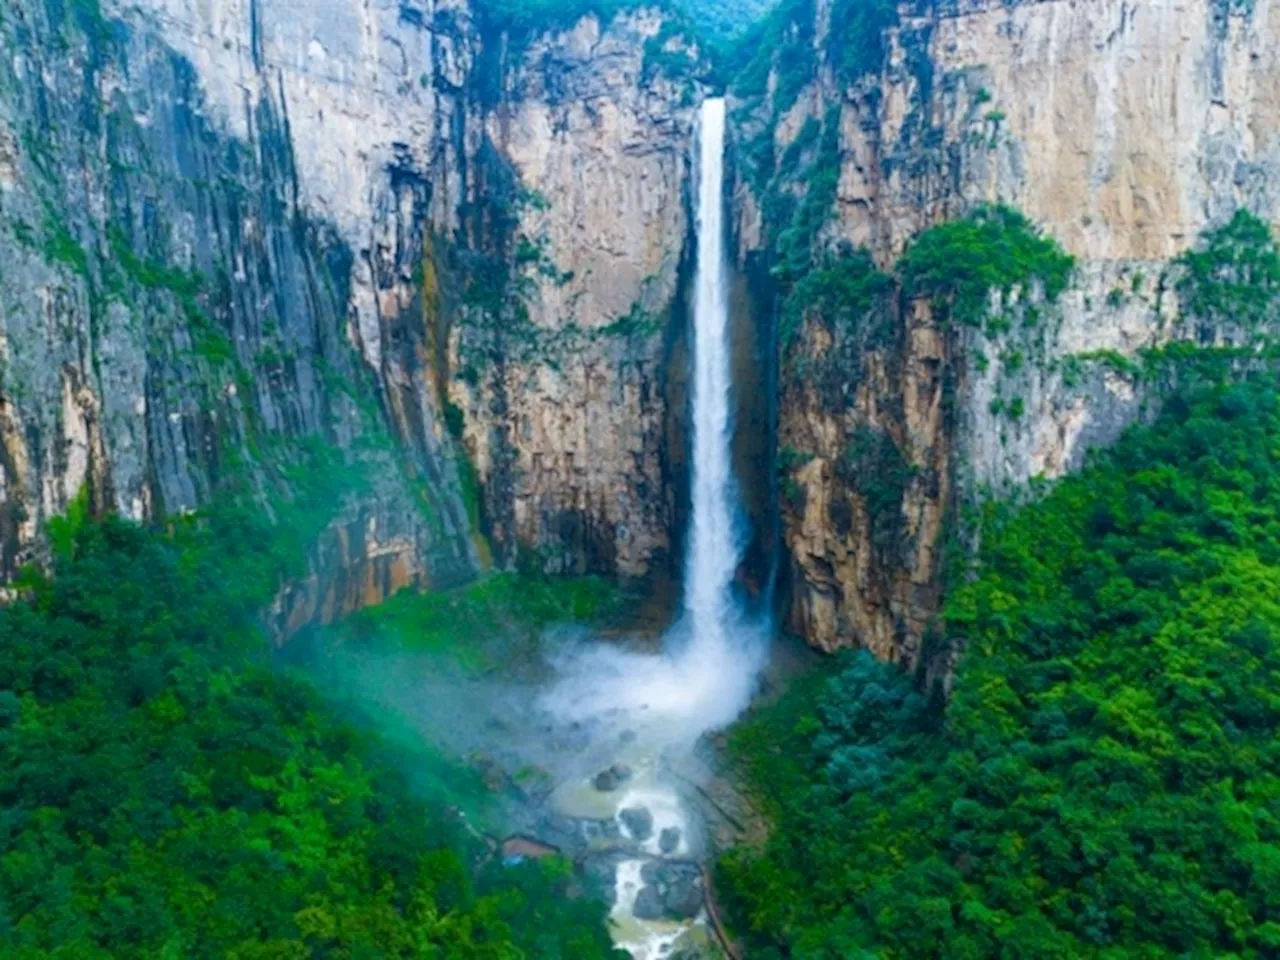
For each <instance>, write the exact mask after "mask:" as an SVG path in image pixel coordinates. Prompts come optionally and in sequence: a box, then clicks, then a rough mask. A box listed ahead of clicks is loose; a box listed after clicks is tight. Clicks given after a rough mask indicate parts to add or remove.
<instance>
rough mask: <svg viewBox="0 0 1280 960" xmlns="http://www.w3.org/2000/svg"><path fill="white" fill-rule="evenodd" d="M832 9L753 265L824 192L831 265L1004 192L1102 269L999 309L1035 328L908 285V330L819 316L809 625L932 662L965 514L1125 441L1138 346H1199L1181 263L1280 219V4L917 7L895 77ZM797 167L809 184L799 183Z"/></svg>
mask: <svg viewBox="0 0 1280 960" xmlns="http://www.w3.org/2000/svg"><path fill="white" fill-rule="evenodd" d="M833 5H834V6H835V7H837V8H840V4H839V3H835V4H832V3H829V2H818V3H816V4H805V3H801V4H796V5H795V11H794V14H793V17H792V20H793V23H792V24H791V26H790V28H789V29H790V34H789V36H790V37H791V42H792V44H793V45H799V46H803V47H804V48H805V49H806V50H808V51H809V52H810V55H811V57H812V61H811V68H810V69H811V75H809V76H807V77H805V78H804V82H803V84H801V85H800V88H799V89H798V90H796V89H795V87H796V84H794V83H792V84H791V87H790V88H788V85H787V78H786V76H785V65H783V64H781V63H779V64H775V67H774V69H773V72H772V77H771V83H770V87H769V90H768V92H767V93H766V94H765V95H764V96H763V97H760V96H756V97H743V102H742V104H741V105H740V108H739V111H738V114H737V115H738V142H739V150H740V153H741V154H742V155H743V157H744V159H743V162H742V167H743V168H744V170H745V171H746V173H744V177H743V179H742V182H741V183H740V184H739V187H738V191H737V210H738V224H739V228H738V232H739V238H740V253H741V258H742V261H743V263H744V264H749V263H757V264H758V263H760V262H763V261H765V260H766V259H768V258H767V257H765V256H764V255H762V254H761V253H756V252H755V251H765V250H766V249H770V248H772V249H771V252H770V255H771V257H772V259H771V260H770V261H769V262H772V263H774V264H776V263H778V262H780V261H783V260H784V259H785V254H786V249H785V248H786V243H787V242H788V235H786V231H787V230H788V229H790V230H791V231H792V233H794V232H795V229H796V227H797V222H798V216H799V214H797V212H796V211H797V207H798V208H799V211H800V213H803V212H804V209H805V206H806V204H809V205H813V206H816V207H818V208H820V209H821V217H819V218H817V219H818V220H819V221H820V224H819V225H818V226H817V227H815V228H814V233H815V236H816V242H815V250H816V251H819V253H818V257H819V259H820V258H821V253H820V251H823V250H828V251H829V250H833V249H835V248H837V247H839V246H840V245H841V244H842V243H843V244H845V245H847V247H866V248H868V249H869V250H870V251H871V252H872V254H873V256H874V259H875V261H876V263H877V264H878V265H879V266H880V267H881V268H882V269H886V270H892V268H893V265H894V263H895V262H896V261H897V259H898V257H899V256H900V255H901V254H902V252H903V251H904V249H905V248H906V247H907V246H908V244H909V243H910V242H911V241H912V239H913V238H915V237H916V236H917V235H919V234H920V233H921V232H922V231H924V230H925V229H927V228H928V227H930V226H931V225H933V224H936V223H938V222H940V221H943V220H947V219H950V218H954V217H957V216H960V215H962V214H963V213H965V212H966V211H968V210H971V209H973V208H974V207H975V206H976V205H978V204H980V203H989V202H1001V203H1006V204H1010V205H1012V206H1015V207H1017V208H1020V209H1021V210H1023V211H1024V212H1025V213H1026V214H1027V215H1028V216H1029V217H1030V218H1031V219H1032V220H1033V221H1035V222H1037V223H1038V224H1040V225H1041V226H1042V227H1043V228H1044V230H1045V231H1046V232H1047V233H1048V234H1049V235H1051V236H1053V237H1055V238H1056V239H1057V240H1059V241H1060V242H1061V243H1062V244H1063V245H1064V246H1065V248H1066V249H1067V250H1068V251H1069V252H1070V253H1072V254H1074V255H1075V257H1076V259H1077V268H1076V271H1075V274H1074V277H1073V280H1072V283H1071V286H1070V288H1069V289H1067V290H1066V291H1065V292H1064V293H1063V294H1062V296H1061V297H1060V298H1058V300H1057V301H1056V303H1053V304H1045V303H1037V302H1036V291H1035V290H1034V289H1031V290H1023V291H1021V294H1022V303H1021V305H1019V304H1018V303H1017V298H1018V292H1017V291H1014V292H1013V301H1014V302H1003V303H1001V302H999V300H998V298H997V302H996V303H994V305H993V310H994V311H995V312H996V313H1003V314H1004V315H1006V316H1013V317H1014V319H1015V322H1013V323H1011V324H1010V323H1001V324H986V325H983V326H980V327H979V328H974V327H972V326H966V325H963V324H959V323H954V322H951V321H952V320H953V318H951V317H949V316H947V315H946V314H945V312H943V314H942V315H939V311H938V310H936V309H935V304H933V303H931V302H930V301H929V300H928V299H925V300H919V301H913V300H912V299H911V298H910V296H909V293H910V291H908V290H904V289H903V287H902V285H901V283H900V282H899V283H898V284H897V286H896V287H895V290H896V293H895V295H894V296H893V297H891V300H892V303H891V304H890V307H889V308H888V309H889V310H890V313H891V316H890V318H889V319H888V320H887V321H886V322H887V325H888V328H889V330H890V333H889V334H888V335H886V336H881V337H878V338H877V337H870V338H869V337H868V336H867V335H866V333H865V331H864V332H861V333H857V334H853V333H849V332H848V330H847V329H842V328H841V326H840V324H839V323H837V322H836V321H835V320H834V319H833V317H831V316H830V315H826V316H824V315H823V314H824V311H823V310H822V309H821V308H819V309H809V310H807V311H806V312H805V316H804V319H803V322H802V323H801V324H800V330H799V333H798V334H797V339H796V342H795V344H794V345H793V346H792V347H790V348H789V350H790V352H789V353H788V354H787V355H786V357H785V358H784V372H783V376H782V383H781V386H780V389H781V412H780V425H779V444H780V447H781V448H782V450H783V463H782V470H783V473H784V491H786V490H789V491H790V495H789V496H786V497H784V500H783V516H784V528H785V539H786V542H787V546H788V548H789V550H790V553H791V556H792V560H793V578H792V593H793V604H792V620H793V624H794V626H795V627H796V628H797V629H799V630H801V631H802V632H804V633H805V634H806V635H807V636H808V637H809V638H810V639H811V640H812V641H813V642H815V643H817V644H819V645H821V646H823V647H827V648H834V647H837V646H843V645H849V644H864V645H867V646H870V647H872V648H873V649H874V650H876V651H877V653H879V654H880V655H882V656H885V657H890V658H895V659H904V660H908V661H912V662H914V661H915V660H917V659H918V658H919V653H920V650H921V644H922V642H923V641H924V640H925V638H926V634H927V632H928V623H929V621H930V619H931V618H932V616H933V615H934V614H935V613H936V611H937V607H938V600H939V596H940V589H939V584H940V581H941V574H942V563H943V556H944V553H945V551H944V549H943V548H944V546H945V544H946V543H947V541H948V538H949V537H954V536H956V535H958V533H959V532H960V531H961V530H962V528H963V524H962V523H961V522H960V521H961V519H962V516H963V513H964V508H965V506H966V505H969V504H973V503H975V502H976V501H978V500H980V499H982V498H983V497H985V496H988V495H990V494H992V493H996V494H1002V495H1003V494H1008V493H1010V492H1012V491H1015V490H1017V489H1019V488H1021V487H1023V486H1024V485H1025V484H1026V483H1027V481H1028V480H1030V479H1031V478H1033V477H1038V476H1044V477H1050V478H1052V477H1055V476H1059V475H1061V474H1062V473H1063V472H1065V471H1067V470H1070V469H1072V468H1073V467H1075V466H1077V465H1078V464H1079V463H1080V462H1081V459H1082V457H1083V456H1084V454H1085V452H1086V451H1087V450H1088V449H1089V448H1091V447H1093V446H1097V445H1099V444H1104V443H1107V442H1110V441H1111V440H1113V439H1114V438H1115V437H1116V436H1117V435H1118V433H1119V431H1120V430H1121V429H1122V428H1123V427H1124V426H1125V425H1127V424H1128V423H1129V422H1131V421H1132V420H1133V419H1134V417H1136V416H1138V415H1139V414H1140V412H1141V410H1142V408H1143V398H1144V387H1143V384H1142V383H1141V382H1139V380H1138V378H1136V377H1135V376H1134V373H1135V371H1136V370H1137V366H1138V365H1137V364H1136V363H1134V362H1132V361H1133V359H1134V358H1136V357H1137V356H1138V355H1139V353H1140V352H1141V351H1142V350H1144V349H1145V348H1148V347H1152V346H1157V345H1160V344H1162V343H1164V342H1166V341H1167V340H1169V339H1170V338H1173V337H1178V336H1182V335H1184V334H1185V333H1186V332H1187V331H1185V330H1184V329H1183V326H1182V325H1181V324H1180V323H1179V322H1178V314H1179V304H1178V297H1177V296H1176V292H1175V290H1174V289H1173V288H1174V284H1173V283H1172V280H1171V276H1172V274H1171V271H1170V261H1171V258H1173V257H1175V256H1176V255H1178V254H1179V253H1181V252H1182V251H1184V250H1186V249H1187V248H1188V247H1190V246H1191V245H1192V244H1193V243H1195V241H1196V239H1197V237H1198V236H1199V235H1200V233H1201V232H1202V231H1203V230H1205V229H1206V228H1209V227H1212V226H1216V225H1220V224H1222V223H1224V222H1226V221H1227V220H1228V219H1229V218H1230V217H1231V215H1232V214H1233V213H1234V212H1235V211H1236V210H1237V209H1238V208H1241V207H1244V208H1248V209H1250V210H1252V211H1254V212H1255V213H1257V214H1258V215H1260V216H1261V217H1263V218H1264V219H1265V220H1267V221H1270V222H1274V221H1276V220H1277V217H1278V216H1280V206H1278V205H1277V201H1278V200H1280V197H1278V196H1277V192H1276V188H1275V183H1276V182H1277V180H1276V174H1277V172H1278V171H1280V152H1278V151H1280V122H1278V121H1277V119H1276V118H1277V116H1280V114H1277V112H1276V108H1277V106H1280V104H1278V103H1277V97H1278V96H1280V60H1278V59H1277V56H1278V55H1277V49H1278V47H1277V40H1280V12H1278V11H1275V10H1273V9H1272V5H1271V4H1270V3H1268V2H1267V0H1256V2H1248V3H1244V2H1232V0H1179V2H1168V3H1165V2H1156V3H1142V4H1134V3H1128V2H1123V0H1093V2H1087V3H1082V2H1077V0H1041V2H1022V3H1005V2H982V0H965V2H950V3H936V4H934V3H927V4H926V3H907V4H902V5H901V6H900V7H899V9H898V11H897V17H896V20H897V23H896V25H895V26H893V27H892V28H891V29H890V30H889V31H888V32H887V34H886V35H885V43H884V49H883V50H882V51H880V53H881V54H882V55H878V56H877V58H876V59H875V61H874V62H875V65H874V67H873V68H872V69H871V72H870V74H869V75H858V76H850V75H849V74H848V73H843V74H842V73H841V70H840V66H839V64H838V63H837V62H836V58H835V57H834V56H832V49H831V48H832V45H833V43H834V40H833V36H832V35H833V24H839V23H840V22H841V18H842V17H844V18H847V16H848V11H845V10H843V9H842V8H841V9H837V10H836V11H835V13H834V14H833V13H832V6H833ZM762 146H763V148H764V149H762ZM752 155H755V156H757V157H759V156H762V155H763V156H765V157H766V158H767V159H766V160H765V161H764V164H763V166H764V170H763V174H762V173H761V172H760V166H761V163H760V161H759V160H755V161H753V160H752V159H751V157H752ZM788 155H789V156H788ZM784 159H789V161H790V162H791V163H792V164H794V165H797V166H798V167H799V169H802V170H804V171H806V173H805V174H804V175H803V176H802V177H801V178H800V181H799V182H787V181H786V177H785V176H780V175H779V174H778V173H777V172H776V171H777V170H779V169H781V165H782V162H783V160H784ZM753 162H754V163H755V165H756V172H755V176H754V178H753V177H752V176H751V175H750V174H751V169H752V163H753ZM824 175H825V176H826V177H827V180H826V181H824V180H823V176H824ZM805 178H807V186H806V185H805V184H804V180H805ZM824 182H825V183H827V184H828V188H827V189H828V190H829V192H827V193H826V194H821V191H822V190H823V189H824V188H823V186H822V184H823V183H824ZM819 194H821V195H819ZM779 196H783V197H784V198H785V197H788V196H789V197H791V199H790V201H789V202H787V203H779V202H778V197H779ZM796 198H801V199H798V200H797V199H796ZM815 198H816V199H815ZM780 236H781V237H782V240H783V243H782V244H781V249H782V253H781V254H780V253H779V252H778V251H779V249H780V245H779V243H778V240H779V237H780ZM1028 318H1030V320H1031V321H1032V322H1029V323H1028V322H1026V321H1027V319H1028ZM864 326H865V325H864ZM815 370H820V371H822V375H820V376H815V374H814V371H815ZM868 452H869V453H870V455H868ZM860 469H861V470H862V471H863V473H862V474H861V475H860V474H859V470H860ZM867 471H870V473H871V474H873V475H874V476H873V477H868V476H867V475H866V472H867ZM873 480H874V482H872V481H873Z"/></svg>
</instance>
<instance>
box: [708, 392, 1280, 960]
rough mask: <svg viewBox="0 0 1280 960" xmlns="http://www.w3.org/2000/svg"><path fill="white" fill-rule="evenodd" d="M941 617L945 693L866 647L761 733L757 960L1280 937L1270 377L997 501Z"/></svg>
mask: <svg viewBox="0 0 1280 960" xmlns="http://www.w3.org/2000/svg"><path fill="white" fill-rule="evenodd" d="M945 621H946V632H947V634H948V636H949V637H950V638H951V639H953V640H954V641H957V642H959V641H962V642H964V644H965V645H966V647H967V653H966V656H965V658H964V660H963V662H962V665H961V667H960V668H959V673H958V676H957V677H956V686H955V696H954V700H953V702H952V703H951V704H950V706H949V707H948V708H947V709H946V710H945V712H943V711H941V709H940V708H939V706H938V705H937V704H930V703H927V702H925V701H924V700H923V699H922V697H921V696H920V695H919V694H918V693H917V692H916V689H915V687H914V686H913V685H912V684H911V683H910V682H909V681H908V680H907V679H906V678H904V677H903V676H901V675H900V674H898V673H897V672H896V671H895V670H893V669H892V668H890V667H885V666H881V665H878V664H875V663H873V662H872V661H870V660H869V659H868V658H866V657H865V656H856V657H851V658H849V659H847V660H845V661H843V663H842V664H841V666H840V668H839V669H838V670H837V672H836V676H835V677H834V678H833V679H830V680H829V681H828V682H827V683H826V684H825V685H823V686H822V687H820V688H819V689H818V690H817V691H816V692H813V691H810V692H809V693H808V694H804V693H801V694H797V695H795V696H794V697H792V698H791V699H790V700H789V701H787V702H784V703H783V704H782V705H781V706H779V707H776V708H774V709H772V710H771V711H769V712H766V713H765V714H763V715H762V716H760V717H758V718H757V719H756V720H755V721H754V722H753V723H751V724H749V725H748V726H747V727H746V728H745V729H744V730H743V731H742V733H741V734H740V735H739V737H738V741H737V745H738V747H739V749H740V750H741V751H742V753H743V755H744V757H745V758H746V761H747V762H748V766H749V769H750V770H751V772H752V775H753V777H754V778H755V780H756V781H757V783H758V785H759V788H760V790H761V791H762V793H764V794H765V795H766V796H767V797H768V799H769V801H770V804H771V806H772V809H773V813H774V817H775V820H776V828H777V829H776V832H775V835H774V836H773V838H772V840H771V842H770V844H769V846H768V848H767V850H765V851H764V852H762V853H760V854H752V853H747V852H738V853H735V854H732V855H730V856H729V857H728V858H727V859H726V860H725V861H724V862H723V864H722V870H721V873H722V878H723V888H724V890H725V892H726V893H727V894H728V897H729V899H730V901H731V904H732V907H733V914H734V916H735V917H736V919H737V922H738V924H739V928H740V930H741V931H742V933H743V935H744V936H745V938H746V940H747V942H748V943H749V944H750V946H751V949H750V950H749V955H750V956H751V957H753V958H755V957H759V958H769V957H780V956H789V957H795V958H807V960H816V958H820V957H821V958H832V960H835V958H844V960H848V958H855V957H868V958H869V957H884V958H907V957H910V958H925V957H946V958H977V957H1009V958H1015V957H1016V958H1028V960H1029V958H1036V960H1045V958H1080V957H1099V958H1102V957H1105V958H1109V960H1120V958H1137V957H1142V958H1153V960H1154V958H1160V957H1169V958H1173V957H1206V958H1207V957H1241V958H1243V957H1250V958H1252V957H1258V958H1261V957H1273V956H1277V955H1278V954H1280V919H1278V918H1280V405H1278V403H1277V390H1276V384H1275V382H1274V381H1273V380H1270V379H1268V380H1267V381H1266V382H1259V383H1253V384H1250V385H1245V386H1235V387H1222V386H1217V387H1211V388H1204V389H1203V390H1202V391H1201V392H1198V393H1195V394H1192V395H1185V394H1184V395H1180V396H1176V397H1174V398H1173V399H1172V400H1170V401H1169V402H1168V404H1167V405H1166V408H1165V410H1164V412H1163V414H1162V415H1161V417H1160V418H1159V420H1158V421H1157V422H1156V423H1155V424H1154V425H1152V426H1149V427H1144V428H1140V429H1135V430H1132V431H1131V432H1130V433H1128V434H1127V435H1126V436H1125V437H1124V439H1123V440H1122V441H1121V443H1120V444H1119V445H1118V446H1117V447H1116V449H1115V450H1114V451H1113V452H1111V453H1109V454H1107V455H1104V456H1101V457H1099V458H1098V459H1097V460H1096V462H1095V463H1094V464H1093V465H1092V466H1091V467H1089V468H1088V469H1086V470H1085V471H1084V472H1082V473H1080V474H1079V475H1077V476H1074V477H1072V478H1070V479H1068V480H1065V481H1063V482H1062V483H1061V484H1060V485H1058V486H1057V487H1056V488H1054V489H1053V491H1052V492H1051V493H1049V494H1048V496H1047V497H1045V498H1044V499H1043V500H1042V501H1041V502H1038V503H1035V504H1033V505H1031V506H1029V507H1026V508H1024V509H1023V510H1022V511H1021V512H1019V513H1015V514H1013V515H1012V516H1008V515H995V516H993V517H992V518H991V520H990V524H989V530H988V534H987V536H986V539H985V545H984V548H983V551H982V556H981V567H980V573H979V576H978V577H977V578H976V580H974V581H973V582H972V583H969V584H968V585H966V586H963V587H962V588H960V589H959V590H958V591H957V592H956V593H955V594H954V596H953V597H952V598H951V600H950V602H949V604H948V605H947V608H946V613H945ZM806 696H807V699H806Z"/></svg>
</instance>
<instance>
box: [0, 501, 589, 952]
mask: <svg viewBox="0 0 1280 960" xmlns="http://www.w3.org/2000/svg"><path fill="white" fill-rule="evenodd" d="M259 533H261V531H259ZM57 541H58V552H59V554H60V560H59V563H58V567H57V572H56V576H54V577H53V579H52V580H45V579H43V578H40V577H35V578H33V579H32V580H31V582H30V583H29V584H28V587H27V590H26V593H27V597H26V599H24V600H22V601H20V602H17V603H14V604H12V605H10V606H8V607H6V608H4V609H2V610H0V954H3V955H4V956H6V957H15V958H24V957H30V958H35V957H41V958H44V957H66V958H75V960H92V958H95V957H146V958H165V957H175V958H176V957H217V958H243V960H248V958H273V960H274V958H301V957H344V958H347V957H349V958H357V957H414V958H419V957H441V958H444V957H457V958H485V957H488V958H493V960H514V958H517V957H549V958H564V960H580V958H592V957H607V956H612V955H613V953H612V948H611V946H610V944H609V939H608V934H607V930H606V926H605V922H604V908H603V906H602V905H600V904H599V903H596V902H593V901H590V900H582V899H570V898H568V897H566V891H567V888H568V886H569V881H570V877H569V874H568V868H567V866H566V865H563V864H559V865H557V864H550V865H545V864H544V865H536V864H530V865H526V866H524V867H519V868H505V867H502V866H501V865H500V864H498V863H496V862H493V863H489V864H487V865H484V864H483V857H482V856H481V854H482V849H481V848H480V845H479V844H477V843H476V841H474V840H473V839H471V838H470V837H469V836H468V835H467V833H466V832H465V831H464V830H463V829H462V827H461V823H460V821H459V820H458V818H457V817H456V816H455V815H453V814H452V813H449V812H446V810H445V809H444V808H443V806H441V805H439V804H436V805H428V804H425V803H423V802H421V801H420V800H418V799H416V798H415V795H414V794H413V793H412V792H411V791H410V790H409V789H408V787H407V786H406V784H405V782H404V781H403V779H402V778H401V776H400V775H398V774H397V773H395V772H394V771H393V769H392V768H391V767H390V766H389V765H387V764H385V763H383V762H381V760H380V758H379V757H378V756H375V755H374V752H375V750H376V745H375V744H374V743H372V742H370V741H367V740H365V739H364V738H362V737H361V736H360V735H358V734H356V733H354V732H353V731H352V730H351V729H349V728H347V727H345V726H343V725H340V724H339V723H337V722H335V720H334V719H333V718H332V717H331V716H330V715H329V714H328V712H327V711H326V708H325V706H324V704H323V703H322V702H321V701H320V700H319V698H318V697H317V696H316V694H315V693H314V692H313V690H312V689H311V688H310V687H309V686H308V685H307V684H306V683H304V682H302V681H301V680H298V679H293V678H290V677H289V676H287V675H282V674H281V673H279V672H277V671H275V670H273V669H272V668H271V666H270V665H269V663H267V662H266V660H265V656H266V651H267V649H268V644H267V642H266V638H265V637H264V636H263V635H262V634H261V632H260V631H259V630H258V629H257V628H256V626H255V622H254V619H253V613H252V611H253V610H254V609H255V608H256V605H255V604H254V603H252V602H246V599H245V597H244V596H243V595H241V594H237V593H233V592H231V591H230V590H228V589H227V586H226V584H227V583H228V582H229V581H230V578H229V577H227V576H225V573H226V570H225V564H224V562H223V561H222V560H220V559H218V558H216V557H214V556H211V555H210V552H209V551H207V550H202V549H198V548H192V547H188V549H185V550H179V549H178V547H177V546H176V545H175V544H174V543H173V542H172V541H170V540H166V539H162V538H160V537H158V536H156V535H153V534H150V533H147V532H144V531H142V530H140V529H138V528H135V527H132V526H128V525H125V524H123V523H119V522H107V523H104V524H102V525H93V524H90V525H85V526H83V527H81V528H80V529H79V530H74V529H68V528H63V529H62V530H60V531H59V536H58V537H57Z"/></svg>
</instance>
